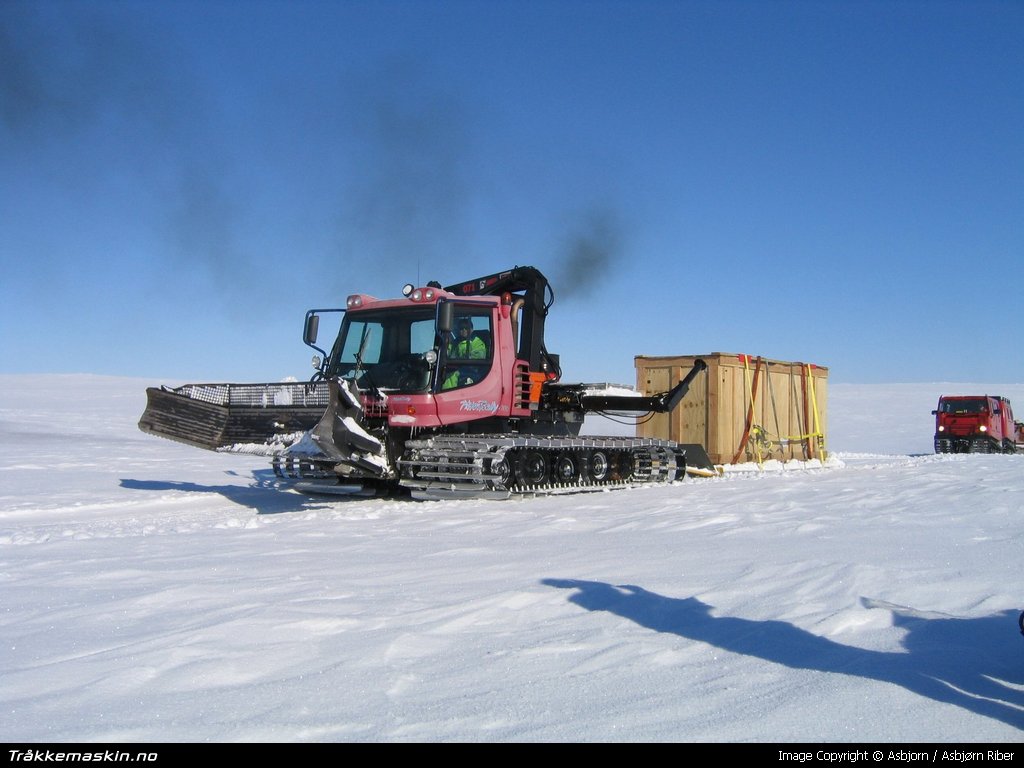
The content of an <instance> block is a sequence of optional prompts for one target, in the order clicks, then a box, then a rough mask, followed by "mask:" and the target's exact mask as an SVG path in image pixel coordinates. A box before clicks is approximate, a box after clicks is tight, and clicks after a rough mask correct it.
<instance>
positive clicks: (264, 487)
mask: <svg viewBox="0 0 1024 768" xmlns="http://www.w3.org/2000/svg"><path fill="white" fill-rule="evenodd" d="M231 474H234V473H231ZM252 474H253V480H254V481H255V482H254V483H253V484H251V485H230V484H226V485H200V484H199V483H188V482H178V481H173V480H133V479H130V478H123V479H122V480H121V487H122V488H130V489H132V490H136V491H188V492H194V493H219V494H220V495H221V496H223V497H224V498H225V499H227V500H228V501H230V502H232V503H234V504H238V505H240V506H243V507H249V508H250V509H252V510H254V511H255V512H257V513H258V514H261V515H276V514H282V513H285V512H303V511H308V510H310V509H315V508H320V507H322V506H323V504H324V502H325V501H328V499H325V498H323V497H314V496H305V495H302V494H299V493H294V492H291V491H288V490H286V489H284V488H282V487H281V486H279V485H278V484H277V483H276V482H275V481H276V476H275V475H274V472H273V470H256V471H254V472H253V473H252ZM353 498H354V497H353ZM347 499H348V497H345V496H339V497H331V499H329V500H330V501H344V500H347Z"/></svg>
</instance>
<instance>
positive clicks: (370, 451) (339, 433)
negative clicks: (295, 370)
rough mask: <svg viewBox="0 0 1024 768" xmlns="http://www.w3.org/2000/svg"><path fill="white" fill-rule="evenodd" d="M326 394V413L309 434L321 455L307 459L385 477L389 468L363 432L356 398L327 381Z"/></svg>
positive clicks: (345, 384)
mask: <svg viewBox="0 0 1024 768" xmlns="http://www.w3.org/2000/svg"><path fill="white" fill-rule="evenodd" d="M328 392H329V395H328V405H327V409H326V410H325V411H324V414H323V416H322V418H320V419H319V421H318V422H317V424H316V425H315V426H314V427H313V428H312V430H311V431H310V437H311V438H312V440H313V443H314V444H315V445H316V446H317V448H319V450H320V454H321V455H314V456H312V457H311V458H313V459H316V460H318V461H323V460H325V459H326V460H327V461H330V462H334V463H337V464H344V465H347V466H349V467H358V468H359V469H360V470H363V471H364V472H368V473H369V474H370V475H371V476H376V477H385V476H387V475H388V474H389V473H390V468H389V466H388V461H387V457H386V455H385V452H384V446H383V445H382V444H381V442H380V441H379V440H378V439H377V438H376V437H374V436H373V435H371V434H369V433H368V432H367V431H366V430H365V429H363V426H362V422H363V408H362V404H361V402H360V399H359V397H358V396H357V395H355V394H353V392H352V390H351V389H349V384H348V382H347V381H344V380H343V381H341V382H339V381H337V380H336V379H330V380H329V381H328ZM302 451H303V447H302V446H301V445H297V446H295V447H294V448H293V449H292V452H293V453H295V454H299V453H302Z"/></svg>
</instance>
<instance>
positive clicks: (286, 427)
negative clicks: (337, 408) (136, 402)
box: [139, 382, 327, 451]
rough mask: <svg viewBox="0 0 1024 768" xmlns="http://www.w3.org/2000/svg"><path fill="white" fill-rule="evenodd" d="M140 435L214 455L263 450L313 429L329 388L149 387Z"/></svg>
mask: <svg viewBox="0 0 1024 768" xmlns="http://www.w3.org/2000/svg"><path fill="white" fill-rule="evenodd" d="M146 400H147V402H146V410H145V411H144V412H143V414H142V418H141V419H139V429H141V430H142V431H143V432H146V433H148V434H151V435H157V436H159V437H165V438H167V439H168V440H175V441H177V442H179V443H185V444H186V445H191V446H194V447H196V448H204V449H206V450H209V451H216V450H220V449H223V448H228V447H232V446H238V445H248V444H253V443H257V444H265V443H272V442H275V438H276V439H277V441H279V440H280V438H282V437H283V436H286V435H290V434H294V433H296V432H299V433H301V432H305V431H306V430H308V429H311V428H312V427H314V426H315V425H316V424H317V422H318V421H319V420H320V417H321V416H322V415H323V413H324V411H325V410H326V408H327V385H326V383H324V382H316V383H315V384H305V383H290V382H289V383H281V384H186V385H185V386H182V387H178V388H176V389H168V388H166V387H149V388H148V389H147V390H146Z"/></svg>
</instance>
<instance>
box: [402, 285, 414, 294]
mask: <svg viewBox="0 0 1024 768" xmlns="http://www.w3.org/2000/svg"><path fill="white" fill-rule="evenodd" d="M415 287H416V286H414V285H413V284H412V283H406V284H405V285H403V286H402V295H403V296H405V297H406V298H409V294H410V293H412V289H413V288H415Z"/></svg>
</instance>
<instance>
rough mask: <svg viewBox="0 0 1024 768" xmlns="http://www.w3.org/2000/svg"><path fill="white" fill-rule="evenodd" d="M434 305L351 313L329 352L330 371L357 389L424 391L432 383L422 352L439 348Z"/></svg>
mask: <svg viewBox="0 0 1024 768" xmlns="http://www.w3.org/2000/svg"><path fill="white" fill-rule="evenodd" d="M436 339H437V334H436V330H435V325H434V310H433V307H423V308H420V307H416V308H411V309H408V310H395V309H392V310H389V311H388V312H364V313H359V314H355V313H353V312H349V313H347V314H346V316H345V322H344V323H343V325H342V327H341V331H340V333H339V334H338V340H337V342H336V343H335V345H334V349H333V350H332V352H331V363H330V367H329V368H328V374H329V375H334V376H340V377H343V378H349V377H354V378H355V379H356V383H357V384H358V386H360V387H361V388H370V387H373V388H376V389H387V390H397V391H404V392H422V391H426V390H427V389H428V387H429V386H430V366H429V365H428V363H427V361H426V359H425V357H424V354H425V353H426V352H428V351H429V350H431V349H434V348H435V347H436V346H437V341H436Z"/></svg>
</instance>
